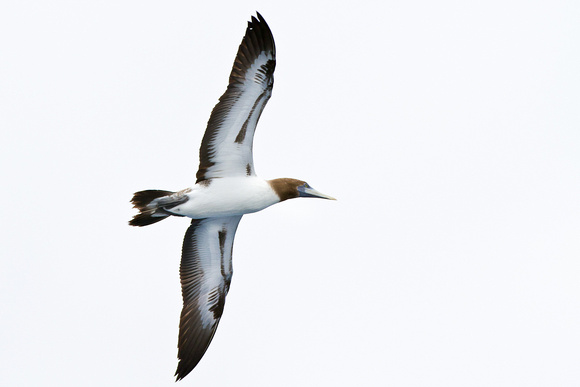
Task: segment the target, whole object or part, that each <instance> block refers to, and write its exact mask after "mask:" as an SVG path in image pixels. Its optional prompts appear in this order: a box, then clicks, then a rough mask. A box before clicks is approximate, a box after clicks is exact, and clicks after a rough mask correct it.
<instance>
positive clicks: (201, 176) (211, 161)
mask: <svg viewBox="0 0 580 387" xmlns="http://www.w3.org/2000/svg"><path fill="white" fill-rule="evenodd" d="M275 67H276V48H275V46H274V37H273V36H272V32H271V31H270V28H269V27H268V25H267V24H266V21H265V20H264V18H263V17H262V15H260V14H259V13H258V19H256V18H255V17H253V16H252V20H251V21H250V22H248V28H247V29H246V35H245V36H244V39H243V40H242V43H241V44H240V48H239V49H238V54H237V55H236V60H235V61H234V67H233V68H232V72H231V74H230V82H229V85H228V88H227V90H226V92H225V93H224V95H222V96H221V97H220V100H219V102H218V104H217V105H216V106H215V107H214V109H213V111H212V113H211V116H210V118H209V122H208V123H207V129H206V131H205V135H204V136H203V140H202V142H201V148H200V149H199V170H198V171H197V176H196V177H197V182H200V181H202V180H208V179H212V178H214V177H226V176H227V177H229V176H245V175H254V174H255V172H254V159H253V157H252V142H253V140H254V131H255V130H256V125H257V124H258V119H259V118H260V115H261V114H262V110H264V107H265V106H266V103H267V102H268V100H269V99H270V96H271V95H272V87H273V85H274V68H275Z"/></svg>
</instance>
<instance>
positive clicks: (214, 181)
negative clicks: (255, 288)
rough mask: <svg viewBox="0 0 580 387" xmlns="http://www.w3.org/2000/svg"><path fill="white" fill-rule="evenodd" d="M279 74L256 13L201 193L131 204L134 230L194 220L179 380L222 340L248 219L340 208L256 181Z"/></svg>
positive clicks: (289, 187)
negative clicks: (261, 134)
mask: <svg viewBox="0 0 580 387" xmlns="http://www.w3.org/2000/svg"><path fill="white" fill-rule="evenodd" d="M275 67H276V48H275V45H274V38H273V36H272V32H271V31H270V28H269V27H268V24H266V21H265V20H264V18H263V17H262V15H260V14H259V13H257V19H256V18H255V17H253V16H252V19H251V21H249V22H248V27H247V29H246V34H245V36H244V38H243V39H242V43H241V44H240V47H239V49H238V53H237V55H236V59H235V61H234V66H233V68H232V72H231V74H230V79H229V84H228V88H227V90H226V92H225V93H224V94H223V95H222V96H221V97H220V99H219V102H218V104H217V105H216V106H215V107H214V109H213V111H212V113H211V116H210V118H209V121H208V124H207V129H206V131H205V134H204V136H203V140H202V142H201V147H200V149H199V170H198V171H197V175H196V177H197V180H196V182H195V185H194V186H193V187H191V188H186V189H184V190H182V191H178V192H172V191H162V190H146V191H140V192H136V193H135V194H134V195H133V199H132V200H131V203H133V206H134V208H136V209H138V210H139V213H138V214H137V215H135V216H134V217H133V219H131V220H130V221H129V224H130V225H131V226H147V225H150V224H153V223H157V222H159V221H161V220H163V219H166V218H168V217H170V216H186V217H189V218H192V221H191V225H190V226H189V228H188V229H187V231H186V233H185V238H184V240H183V247H182V254H181V265H180V278H181V291H182V296H183V309H182V311H181V319H180V322H179V340H178V355H177V356H178V358H179V363H178V365H177V371H175V376H176V379H177V380H181V379H183V378H184V377H185V376H186V375H187V374H189V373H190V372H191V371H192V370H193V369H194V367H195V366H196V365H197V364H198V363H199V361H200V360H201V358H202V357H203V355H204V353H205V351H206V350H207V348H208V346H209V344H210V342H211V340H212V338H213V335H214V334H215V331H216V328H217V326H218V323H219V321H220V318H221V316H222V312H223V310H224V304H225V300H226V295H227V294H228V291H229V288H230V282H231V279H232V248H233V244H234V235H235V233H236V229H237V227H238V224H239V222H240V219H241V218H242V216H243V215H244V214H249V213H252V212H257V211H261V210H263V209H264V208H266V207H269V206H271V205H272V204H276V203H279V202H282V201H284V200H287V199H293V198H299V197H306V198H322V199H331V200H335V199H334V198H332V197H330V196H328V195H325V194H323V193H320V192H318V191H316V190H315V189H314V188H312V187H311V186H310V185H308V183H306V182H305V181H302V180H297V179H290V178H281V179H273V180H264V179H261V178H259V177H258V176H256V171H255V169H254V161H253V156H252V142H253V139H254V132H255V130H256V125H257V123H258V120H259V119H260V115H261V114H262V111H263V110H264V107H265V106H266V103H267V102H268V100H269V99H270V96H271V94H272V87H273V85H274V68H275Z"/></svg>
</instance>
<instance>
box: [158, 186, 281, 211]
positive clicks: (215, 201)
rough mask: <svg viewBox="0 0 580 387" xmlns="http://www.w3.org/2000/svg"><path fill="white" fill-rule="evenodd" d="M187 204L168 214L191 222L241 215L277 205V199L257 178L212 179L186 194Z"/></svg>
mask: <svg viewBox="0 0 580 387" xmlns="http://www.w3.org/2000/svg"><path fill="white" fill-rule="evenodd" d="M186 195H187V197H188V200H187V201H186V202H185V203H183V204H180V205H178V206H176V207H174V208H172V209H171V210H169V211H170V212H171V213H172V214H175V215H181V216H187V217H189V218H192V219H203V218H215V217H220V216H230V215H244V214H250V213H252V212H257V211H260V210H263V209H264V208H266V207H269V206H271V205H272V204H275V203H278V202H279V201H280V197H279V196H278V195H276V192H274V190H273V189H272V186H271V185H270V184H269V183H268V181H267V180H264V179H261V178H259V177H257V176H246V177H227V178H223V179H213V180H212V181H211V183H210V184H203V183H198V184H196V185H194V186H193V187H192V189H191V191H190V192H187V193H186Z"/></svg>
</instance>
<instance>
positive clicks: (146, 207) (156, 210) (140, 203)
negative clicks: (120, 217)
mask: <svg viewBox="0 0 580 387" xmlns="http://www.w3.org/2000/svg"><path fill="white" fill-rule="evenodd" d="M187 192H189V189H187V190H183V191H179V192H172V191H162V190H158V189H149V190H145V191H139V192H135V194H134V195H133V199H131V203H133V208H136V209H138V210H139V213H138V214H137V215H135V216H134V217H133V219H131V220H130V221H129V224H130V225H131V226H138V227H143V226H148V225H150V224H153V223H157V222H159V221H161V220H163V219H165V218H168V217H169V216H171V215H173V214H171V213H170V212H167V211H166V210H167V209H170V208H173V207H175V206H178V205H180V204H182V203H185V202H186V201H187V200H188V199H189V198H188V197H187V196H186V195H185V194H186V193H187Z"/></svg>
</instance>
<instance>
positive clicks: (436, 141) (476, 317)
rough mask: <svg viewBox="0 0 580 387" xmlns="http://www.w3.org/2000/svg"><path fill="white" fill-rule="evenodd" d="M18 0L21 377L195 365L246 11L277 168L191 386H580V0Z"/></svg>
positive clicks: (7, 156) (8, 64)
mask: <svg viewBox="0 0 580 387" xmlns="http://www.w3.org/2000/svg"><path fill="white" fill-rule="evenodd" d="M352 4H353V3H352V2H348V3H346V2H343V3H340V2H331V1H328V2H314V3H312V2H310V1H292V2H285V5H272V4H271V2H266V1H255V2H249V1H236V2H230V3H219V2H215V4H210V2H204V5H203V8H202V7H200V6H199V5H197V3H195V2H192V1H179V2H177V1H176V2H172V3H171V5H167V4H163V3H159V2H151V1H145V2H144V1H115V2H73V1H70V2H69V1H51V2H26V1H19V2H12V4H4V5H3V6H2V10H1V11H0V56H1V59H0V125H1V132H0V133H1V134H0V136H1V137H0V143H1V144H2V145H1V147H2V152H1V153H0V165H1V168H0V174H1V175H0V178H1V181H2V182H3V189H2V190H1V193H0V195H1V197H0V200H1V202H2V207H3V210H2V221H1V223H0V265H1V266H0V348H1V349H0V385H2V386H172V385H174V383H173V380H174V379H173V373H174V371H175V368H176V365H177V360H176V355H177V349H176V345H177V333H178V320H179V313H180V309H181V294H180V287H179V276H178V267H179V259H180V250H181V241H182V238H183V234H184V232H185V230H186V228H187V226H188V220H186V219H170V220H166V221H164V222H162V223H160V224H157V225H154V226H151V227H146V228H141V229H137V228H130V227H128V226H127V221H128V220H129V219H130V217H131V215H132V214H133V213H134V212H133V211H132V210H131V208H130V204H129V199H130V197H131V194H132V193H133V192H134V191H137V190H142V189H149V188H158V189H169V190H177V189H182V188H185V187H188V186H190V185H191V184H193V182H194V174H195V172H196V170H197V152H198V147H199V143H200V141H201V138H202V135H203V131H204V130H205V124H206V122H207V119H208V117H209V113H210V111H211V109H212V108H213V106H214V104H215V103H216V102H217V99H218V97H219V96H220V95H221V94H222V93H223V92H224V90H225V88H226V84H227V79H228V75H229V72H230V69H231V66H232V63H233V59H234V56H235V53H236V50H237V47H238V45H239V43H240V41H241V39H242V36H243V34H244V31H245V28H246V21H247V20H248V19H249V18H250V16H251V15H253V14H255V11H256V10H258V11H260V12H261V13H262V14H263V15H264V17H265V18H266V20H267V21H268V23H269V25H270V27H271V28H272V31H273V33H274V37H275V40H276V44H277V50H278V52H277V53H278V65H277V69H276V82H275V88H274V94H273V97H272V99H271V100H270V102H269V104H268V106H267V107H266V110H265V111H264V114H263V115H262V118H261V121H260V124H259V126H258V132H257V135H256V138H255V144H254V145H255V146H254V149H255V163H256V168H257V171H258V173H259V174H260V175H261V176H263V177H266V178H274V177H296V178H301V179H304V180H307V181H308V182H309V183H310V184H311V185H313V186H314V187H315V188H317V189H319V190H320V191H322V192H325V193H328V194H330V195H333V196H336V197H337V198H338V199H339V201H337V202H330V201H322V200H294V201H289V202H285V203H283V204H281V205H277V206H274V207H272V208H269V209H267V210H265V211H263V212H262V213H259V214H254V215H249V216H246V217H244V219H243V220H242V222H241V224H240V227H239V229H238V233H237V236H236V243H235V248H234V269H235V274H234V278H233V281H232V287H231V290H230V294H229V296H228V299H227V303H226V308H225V312H224V316H223V319H222V322H221V323H220V326H219V328H218V330H217V333H216V336H215V338H214V340H213V342H212V344H211V346H210V348H209V350H208V351H207V353H206V355H205V357H204V358H203V360H202V361H201V363H200V364H199V366H198V367H197V368H196V369H195V370H194V371H193V372H192V373H191V374H190V375H189V376H188V377H187V378H186V379H185V380H184V381H182V382H180V384H181V385H191V386H252V387H255V386H355V385H358V386H397V387H398V386H446V387H447V386H510V387H511V386H578V384H579V383H580V367H578V365H579V364H580V329H579V327H580V281H579V277H580V238H579V235H580V173H579V172H580V169H579V168H580V155H579V149H580V109H579V107H580V71H579V69H580V24H579V23H578V21H579V20H580V5H579V3H578V2H575V1H491V2H490V1H485V2H483V1H481V2H469V4H466V2H460V1H441V2H429V1H425V2H420V1H410V2H400V1H396V2H379V1H377V2H370V1H366V2H365V1H362V2H358V3H357V4H358V5H357V6H356V7H355V6H353V5H352Z"/></svg>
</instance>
